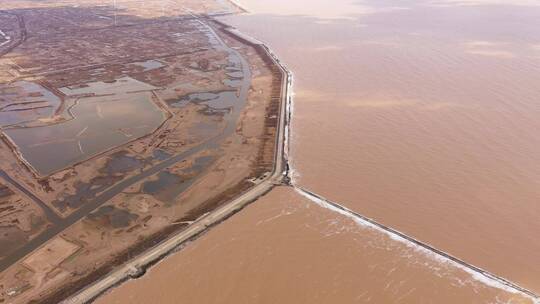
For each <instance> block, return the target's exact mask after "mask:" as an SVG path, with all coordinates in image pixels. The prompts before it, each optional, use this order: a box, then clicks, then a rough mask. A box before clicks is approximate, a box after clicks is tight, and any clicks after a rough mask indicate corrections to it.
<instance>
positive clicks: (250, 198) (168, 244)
mask: <svg viewBox="0 0 540 304" xmlns="http://www.w3.org/2000/svg"><path fill="white" fill-rule="evenodd" d="M214 23H216V24H218V25H219V26H220V27H221V29H222V30H223V31H225V32H227V33H228V34H229V35H231V36H234V37H235V38H236V39H238V40H241V41H243V42H244V43H246V44H249V45H251V46H253V47H254V48H255V49H257V51H259V52H260V53H261V54H263V55H265V56H267V58H269V59H270V60H271V61H272V62H273V64H275V66H277V67H278V68H279V70H280V71H281V73H282V76H283V77H282V85H281V94H280V99H281V100H280V110H279V113H280V114H279V125H278V133H277V136H276V153H275V162H274V166H273V171H272V174H271V175H270V176H269V177H267V178H266V179H265V180H264V181H262V182H261V183H260V184H258V185H256V186H254V187H253V188H252V189H251V190H249V191H247V192H245V193H243V194H241V195H240V196H239V197H237V198H235V199H234V200H232V201H230V202H228V203H226V204H224V205H223V206H222V207H221V208H219V209H217V210H215V211H213V212H211V213H208V214H206V215H204V216H203V217H201V218H199V219H197V221H195V222H194V223H193V224H192V225H191V226H190V227H189V228H188V229H186V230H184V231H182V232H180V233H178V234H177V235H175V236H173V237H172V238H170V239H168V240H166V241H164V242H162V243H161V244H159V245H157V246H156V247H154V248H152V249H150V250H148V251H147V252H145V253H144V254H142V255H140V256H139V257H137V258H135V259H134V260H132V261H130V262H129V263H127V264H126V265H124V266H123V267H121V268H120V269H118V270H117V271H115V272H113V273H110V274H109V275H107V276H106V277H104V278H103V279H101V280H100V281H98V282H96V283H94V284H92V285H90V286H89V287H87V288H86V289H84V290H82V291H81V292H79V293H78V294H77V295H75V296H73V297H72V298H69V299H67V300H65V301H63V302H62V303H63V304H72V303H88V302H91V301H92V300H94V299H95V298H97V297H98V296H100V295H101V294H103V293H104V292H106V291H107V290H109V289H111V288H113V287H116V286H118V285H119V284H121V283H123V282H125V281H127V280H129V279H132V278H138V277H140V276H141V275H143V274H144V273H145V271H146V269H147V268H148V267H150V266H152V265H153V264H155V263H156V262H158V261H159V260H161V259H163V258H164V257H166V256H167V255H169V254H171V253H173V252H175V250H177V249H178V248H180V247H181V246H182V244H185V243H186V242H188V241H190V240H193V239H195V238H197V237H198V236H200V235H202V234H203V233H204V232H206V231H208V230H209V229H210V228H211V227H213V226H215V225H217V224H219V223H221V222H222V221H224V220H226V219H227V218H229V217H230V216H232V215H234V214H235V213H236V212H238V211H240V210H241V209H243V208H244V207H246V206H247V205H249V204H250V203H252V202H254V201H255V200H257V198H259V197H260V196H262V195H264V194H266V193H267V192H268V191H270V190H272V188H273V187H274V186H276V185H279V184H285V185H289V186H291V187H293V188H294V189H295V190H296V191H297V192H298V193H299V194H300V195H303V196H305V197H307V198H309V199H310V200H312V201H314V202H315V203H317V204H318V205H320V206H321V207H324V208H328V209H331V210H333V211H335V212H337V213H340V214H342V215H344V216H348V217H351V218H353V219H354V220H356V221H357V222H359V223H360V224H362V225H365V226H368V227H371V228H374V229H377V230H379V231H381V232H383V233H386V234H387V235H388V236H389V237H391V238H392V239H395V240H396V241H400V242H403V243H406V244H407V245H410V246H416V248H417V249H418V250H419V251H420V252H425V253H427V254H432V255H433V256H435V257H437V258H440V259H442V260H444V261H445V262H449V263H452V265H454V266H456V267H458V268H460V269H463V270H464V271H466V272H468V273H469V274H471V275H472V276H473V277H474V278H475V279H477V280H479V281H481V282H484V283H485V284H486V285H488V286H492V287H495V288H500V289H503V290H506V291H509V292H513V293H519V294H522V295H524V296H526V297H529V298H531V299H532V301H533V302H534V303H540V296H538V295H537V294H535V293H534V292H533V291H531V290H528V289H526V288H523V287H521V286H519V285H517V284H515V283H513V282H511V281H509V280H507V279H505V278H503V277H500V276H498V275H495V274H493V273H491V272H489V271H486V270H484V269H482V268H480V267H477V266H474V265H472V264H469V263H467V262H465V261H463V260H461V259H459V258H457V257H454V256H452V255H451V254H449V253H446V252H444V251H441V250H439V249H437V248H434V247H433V246H431V245H429V244H427V243H424V242H422V241H419V240H417V239H415V238H413V237H411V236H408V235H406V234H404V233H402V232H400V231H397V230H395V229H393V228H391V227H388V226H385V225H383V224H381V223H378V222H376V221H375V220H373V219H370V218H368V217H366V216H364V215H361V214H359V213H357V212H354V211H352V210H349V209H348V208H346V207H344V206H342V205H340V204H338V203H335V202H332V201H330V200H327V199H326V198H324V197H322V196H320V195H318V194H316V193H314V192H311V191H309V190H306V189H304V188H302V187H300V186H296V185H294V184H291V183H290V180H289V173H290V172H289V164H288V140H289V129H290V126H289V123H290V120H291V110H292V109H291V103H292V96H291V93H292V90H291V87H292V74H291V73H290V72H289V71H288V70H287V68H286V67H285V66H284V65H283V64H281V62H280V61H279V59H277V57H276V56H275V55H274V54H273V53H272V51H271V50H270V49H269V48H268V47H267V46H266V45H264V43H262V42H260V41H258V40H256V39H254V38H252V37H249V36H247V35H245V34H243V33H241V32H239V31H238V30H236V29H235V28H232V27H230V26H228V25H226V24H224V23H221V22H219V21H216V20H214Z"/></svg>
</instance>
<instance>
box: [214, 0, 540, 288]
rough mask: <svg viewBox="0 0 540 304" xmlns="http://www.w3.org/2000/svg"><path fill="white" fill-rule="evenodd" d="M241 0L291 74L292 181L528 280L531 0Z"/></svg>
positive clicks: (532, 278) (536, 67) (534, 143)
mask: <svg viewBox="0 0 540 304" xmlns="http://www.w3.org/2000/svg"><path fill="white" fill-rule="evenodd" d="M242 2H243V3H244V4H245V6H246V7H247V8H251V7H252V10H253V11H254V12H255V13H254V14H252V15H245V16H235V17H230V18H226V19H225V21H226V22H229V23H232V24H233V25H236V26H237V27H238V28H239V29H240V30H241V31H243V32H246V33H249V34H251V35H253V36H254V37H256V38H258V39H260V40H263V41H265V42H266V43H268V45H270V46H271V47H272V48H273V50H274V51H275V52H276V53H277V54H278V57H280V59H282V60H283V61H284V62H285V63H286V64H287V65H288V67H289V68H290V69H291V70H292V71H293V72H294V75H295V86H294V91H295V107H294V119H293V138H292V143H291V144H292V163H293V169H294V170H295V172H296V175H295V182H296V183H297V184H299V185H301V186H302V187H305V188H307V189H309V190H311V191H314V192H316V193H319V194H321V195H323V196H325V197H327V198H329V199H331V200H333V201H336V202H340V203H341V204H344V205H346V206H347V207H349V208H351V209H353V210H355V211H357V212H359V213H361V214H364V215H366V216H369V217H372V218H374V219H376V220H378V221H379V222H381V223H384V224H385V225H388V226H391V227H393V228H396V229H398V230H400V231H403V232H405V233H407V234H409V235H412V236H414V237H416V238H418V239H420V240H422V241H425V242H427V243H429V244H431V245H433V246H435V247H437V248H439V249H441V250H444V251H446V252H449V253H451V254H453V255H455V256H458V257H460V258H461V259H463V260H465V261H467V262H470V263H472V264H474V265H477V266H480V267H482V268H484V269H487V270H489V271H491V272H493V273H495V274H497V275H500V276H502V277H505V278H507V279H510V280H512V281H514V282H516V283H518V284H520V285H522V286H524V287H526V288H529V289H532V290H533V291H535V292H536V293H540V257H539V255H538V252H540V242H538V241H537V240H536V232H538V231H540V221H538V216H539V215H540V205H539V204H538V201H539V199H540V153H539V152H540V150H539V149H540V134H539V133H538V132H537V131H536V130H538V129H540V119H539V117H540V107H539V105H540V104H539V103H538V101H539V100H540V91H539V90H538V83H539V82H538V79H540V51H539V50H540V49H539V48H538V46H539V45H540V38H539V37H540V23H539V20H540V18H539V17H540V6H539V5H538V3H537V2H535V1H491V0H486V1H444V0H441V1H360V2H358V3H351V2H350V1H337V2H336V1H334V2H332V3H331V4H330V3H329V2H326V1H302V0H297V1H292V4H291V3H290V1H280V2H277V3H276V2H275V1H251V0H245V1H242ZM343 250H346V249H345V248H343Z"/></svg>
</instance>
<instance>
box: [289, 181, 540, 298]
mask: <svg viewBox="0 0 540 304" xmlns="http://www.w3.org/2000/svg"><path fill="white" fill-rule="evenodd" d="M293 188H294V190H295V191H296V192H297V193H298V194H300V195H301V196H303V197H305V198H307V199H309V200H310V201H312V202H313V203H315V204H317V205H319V206H320V207H322V208H325V209H328V210H331V211H333V212H336V213H339V214H341V215H343V216H346V217H348V218H350V219H352V220H354V222H355V223H356V224H358V225H360V226H363V227H367V228H370V229H375V230H377V231H379V232H382V233H384V234H385V235H387V236H388V237H389V238H391V239H392V240H395V241H398V242H400V243H402V244H404V245H406V246H408V247H410V248H413V249H414V250H416V251H418V252H420V253H423V254H425V255H426V256H428V257H430V258H433V259H435V260H437V261H440V262H444V263H448V264H450V265H452V266H454V267H456V268H458V269H461V270H463V271H465V272H466V273H468V274H469V275H471V277H472V278H473V279H474V280H476V281H479V282H480V283H483V284H485V285H487V286H489V287H493V288H497V289H501V290H504V291H507V292H510V293H514V294H520V295H522V296H524V297H526V298H528V299H530V300H531V301H532V302H533V303H534V304H540V297H539V296H538V295H536V294H535V293H534V292H532V291H530V290H528V289H526V288H524V287H521V286H519V285H517V284H515V283H512V282H511V281H509V280H507V279H505V278H502V277H500V276H497V275H495V274H492V273H490V272H488V271H486V270H484V269H482V268H480V267H477V266H474V265H472V264H469V263H467V262H465V261H462V260H460V259H458V258H456V257H454V256H452V255H450V254H449V253H446V252H444V251H441V250H439V249H436V248H434V247H432V246H431V245H428V244H426V243H423V242H421V241H419V240H416V239H414V238H413V237H410V236H408V235H406V234H404V233H402V232H400V231H397V230H395V229H393V228H390V227H387V226H384V225H382V224H379V223H378V222H376V221H375V220H373V219H370V218H367V217H365V216H363V215H360V214H358V213H356V212H354V211H352V210H350V209H348V208H346V207H344V206H342V205H340V204H337V203H335V202H332V201H329V200H327V199H326V198H324V197H322V196H320V195H318V194H316V193H313V192H311V191H309V190H306V189H303V188H301V187H297V186H293Z"/></svg>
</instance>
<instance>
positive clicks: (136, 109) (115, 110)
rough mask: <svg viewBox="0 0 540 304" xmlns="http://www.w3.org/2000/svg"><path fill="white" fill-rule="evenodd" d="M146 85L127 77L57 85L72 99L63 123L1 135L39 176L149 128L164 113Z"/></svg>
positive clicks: (120, 142) (134, 136) (145, 131)
mask: <svg viewBox="0 0 540 304" xmlns="http://www.w3.org/2000/svg"><path fill="white" fill-rule="evenodd" d="M152 89H155V87H153V86H151V85H147V84H145V83H142V82H139V81H137V80H135V79H132V78H129V77H124V78H120V79H118V80H116V81H115V82H112V83H105V82H94V83H88V84H85V85H84V86H81V87H77V88H71V87H66V88H60V91H62V92H63V93H65V94H66V95H67V96H68V97H71V98H73V99H72V102H73V105H72V106H70V107H68V108H67V110H66V111H67V112H69V118H68V119H67V121H65V122H59V123H56V124H50V125H46V126H39V127H20V128H11V129H6V130H4V133H5V134H6V135H7V136H8V137H9V139H10V140H11V141H12V142H13V143H14V144H15V145H16V146H17V148H18V149H19V151H20V152H21V154H22V156H23V158H24V159H25V160H26V161H28V163H29V164H30V165H31V166H32V167H33V168H34V169H36V170H37V172H39V174H40V175H43V176H45V175H49V174H51V173H53V172H56V171H58V170H61V169H64V168H65V167H68V166H69V165H73V164H75V163H79V162H81V161H84V160H86V159H88V158H90V157H92V156H95V155H97V154H99V153H102V152H104V151H107V150H110V149H112V148H114V147H117V146H120V145H122V144H125V143H126V142H129V141H132V140H135V139H137V138H139V137H141V136H144V135H147V134H150V133H152V132H153V131H155V130H156V129H157V128H158V127H159V126H160V125H161V124H162V123H163V122H164V121H165V119H166V118H167V115H166V113H165V112H164V110H162V109H160V108H159V107H158V106H157V105H156V104H155V102H154V101H153V100H152V93H151V91H150V90H152ZM75 96H79V97H78V98H75Z"/></svg>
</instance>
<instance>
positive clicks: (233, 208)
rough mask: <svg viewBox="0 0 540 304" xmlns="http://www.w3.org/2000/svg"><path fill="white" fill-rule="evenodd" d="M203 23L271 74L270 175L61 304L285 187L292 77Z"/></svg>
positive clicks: (88, 297)
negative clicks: (273, 136) (272, 148)
mask: <svg viewBox="0 0 540 304" xmlns="http://www.w3.org/2000/svg"><path fill="white" fill-rule="evenodd" d="M205 21H206V22H212V23H213V24H214V25H215V26H216V27H218V28H219V29H220V30H221V31H222V32H223V33H225V34H227V35H229V36H231V37H232V38H234V39H236V40H238V41H240V42H242V43H244V44H247V45H249V46H251V47H253V48H254V49H255V50H256V51H257V53H258V54H259V55H260V56H261V57H262V58H263V59H264V61H265V63H266V64H267V65H269V66H270V67H271V69H272V73H273V74H274V83H273V87H274V88H275V89H274V90H273V91H272V94H271V99H272V100H271V103H270V104H271V106H270V108H269V109H268V111H269V112H277V113H278V115H277V116H276V117H272V116H269V117H267V118H266V122H265V123H266V124H274V125H277V129H276V139H275V153H274V162H273V165H272V171H271V174H269V175H268V176H267V177H265V178H264V179H263V180H262V181H260V182H259V183H258V184H257V185H255V186H253V188H251V189H249V190H248V191H246V192H244V193H241V194H240V195H239V196H238V197H236V198H235V199H233V200H231V201H229V202H227V203H225V204H223V205H222V206H221V207H220V208H218V209H216V210H214V211H212V212H210V213H208V214H206V215H204V216H202V217H200V218H199V219H197V220H196V221H195V222H193V223H192V224H191V225H190V226H189V227H187V228H186V229H185V230H183V231H181V232H179V233H177V234H175V235H174V236H172V237H170V238H168V239H167V240H165V241H163V242H161V243H160V244H158V245H156V246H154V247H153V248H151V249H149V250H147V251H145V252H144V253H142V254H141V255H139V256H137V257H135V258H134V259H132V260H131V261H128V262H127V263H126V264H124V265H123V266H121V267H120V268H119V269H117V270H115V271H113V272H111V273H109V274H107V275H105V276H104V277H102V278H101V279H99V280H97V281H96V282H94V283H93V284H91V285H89V286H88V287H86V288H85V289H83V290H81V291H79V292H78V293H77V294H75V295H73V296H71V297H70V298H68V299H65V300H64V301H62V302H61V303H63V304H79V303H81V304H82V303H89V302H92V301H93V300H95V299H96V298H97V297H99V296H100V295H102V294H103V293H105V292H107V291H108V290H110V289H112V288H114V287H116V286H118V285H120V284H122V283H123V282H126V281H128V280H130V279H134V278H138V277H140V276H142V275H143V274H144V273H145V272H146V270H147V269H148V268H149V267H151V266H152V265H154V264H156V263H157V262H159V261H160V260H162V259H163V258H165V257H167V256H168V255H170V254H172V253H174V252H176V251H177V250H178V249H179V248H181V247H182V245H183V244H185V243H187V242H189V241H192V240H194V239H196V238H197V237H199V236H201V235H202V234H204V233H205V232H207V231H208V230H209V229H211V228H212V227H214V226H215V225H217V224H219V223H221V222H223V221H224V220H226V219H228V218H229V217H231V216H232V215H234V214H235V213H237V212H239V211H240V210H242V209H243V208H244V207H246V206H247V205H249V204H250V203H252V202H254V201H256V200H257V199H258V198H259V197H261V196H263V195H265V194H266V193H268V192H269V191H270V190H272V188H274V187H275V186H276V185H282V184H288V183H289V179H288V171H289V166H288V162H287V151H286V149H287V147H288V145H287V133H288V131H287V130H288V125H289V122H290V114H289V109H290V106H291V102H292V99H291V85H292V74H291V73H290V72H289V70H287V68H286V67H285V66H284V65H283V64H282V63H281V62H280V61H279V59H277V57H276V56H275V55H274V54H273V53H272V51H271V50H270V49H269V48H268V47H267V46H266V45H264V44H263V43H261V42H259V41H257V40H255V39H253V38H250V37H249V36H246V35H244V34H242V33H240V32H239V31H237V30H236V29H235V28H232V27H230V26H228V25H226V24H224V23H222V22H219V21H216V20H215V19H211V18H207V19H206V20H205Z"/></svg>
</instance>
